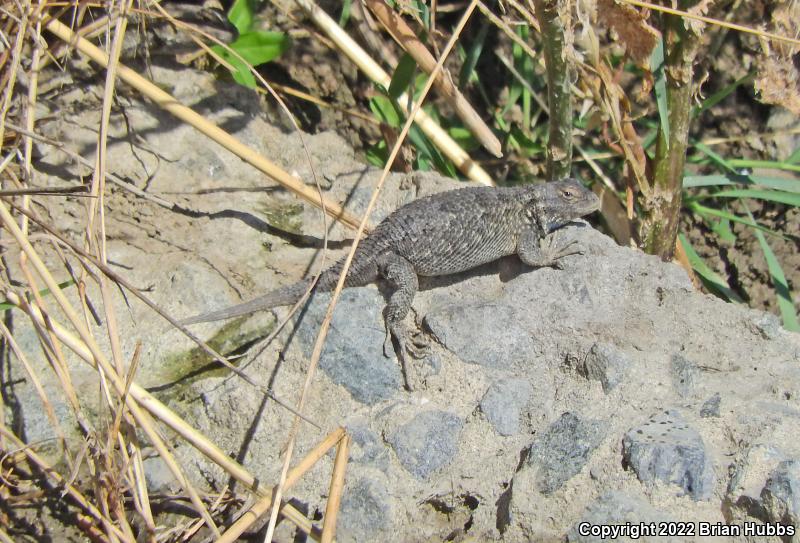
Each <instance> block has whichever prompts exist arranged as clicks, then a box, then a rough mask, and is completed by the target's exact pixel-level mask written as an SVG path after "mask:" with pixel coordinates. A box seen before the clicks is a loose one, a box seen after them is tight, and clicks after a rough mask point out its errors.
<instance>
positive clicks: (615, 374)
mask: <svg viewBox="0 0 800 543" xmlns="http://www.w3.org/2000/svg"><path fill="white" fill-rule="evenodd" d="M630 364H631V361H630V358H629V357H628V356H627V355H626V354H625V353H624V352H622V351H621V350H619V349H618V348H617V347H615V346H614V345H611V344H609V343H602V342H601V343H595V344H594V345H593V346H592V348H591V350H590V351H589V354H588V356H586V357H585V358H583V359H582V360H580V361H579V363H578V367H577V370H578V373H579V374H581V375H582V376H584V377H586V378H587V379H589V380H591V381H598V382H600V384H601V385H602V386H603V391H604V392H606V393H608V392H610V391H611V390H613V389H614V388H616V386H617V385H618V384H619V383H620V382H621V381H622V379H623V378H624V377H625V373H626V372H627V371H628V367H629V366H630Z"/></svg>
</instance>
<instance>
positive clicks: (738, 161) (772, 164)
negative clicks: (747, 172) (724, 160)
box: [728, 158, 800, 172]
mask: <svg viewBox="0 0 800 543" xmlns="http://www.w3.org/2000/svg"><path fill="white" fill-rule="evenodd" d="M728 163H729V164H730V165H731V166H733V167H734V168H753V169H755V168H769V169H775V170H785V171H788V172H800V164H790V163H787V162H785V161H780V160H752V159H749V158H731V159H729V160H728Z"/></svg>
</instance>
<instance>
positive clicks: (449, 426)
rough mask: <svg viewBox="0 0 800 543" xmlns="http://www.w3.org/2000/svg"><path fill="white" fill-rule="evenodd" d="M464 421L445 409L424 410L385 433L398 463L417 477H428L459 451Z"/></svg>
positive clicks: (448, 462) (450, 460) (446, 463)
mask: <svg viewBox="0 0 800 543" xmlns="http://www.w3.org/2000/svg"><path fill="white" fill-rule="evenodd" d="M462 425H463V421H462V420H461V419H460V418H458V417H457V416H456V415H454V414H452V413H448V412H447V411H424V412H422V413H419V414H418V415H417V416H415V417H414V418H413V419H411V420H410V421H408V422H407V423H405V424H404V425H402V426H400V427H399V428H397V429H396V430H395V431H394V432H392V433H391V434H390V435H389V436H388V441H389V444H390V445H391V446H392V448H393V449H394V452H395V453H396V454H397V459H398V460H399V461H400V464H401V465H402V466H403V467H404V468H405V469H406V470H407V471H408V472H409V473H411V474H412V475H413V476H414V477H416V478H417V479H427V478H428V477H430V476H431V475H432V474H433V473H434V472H435V471H436V470H438V469H439V468H442V467H444V466H446V465H448V464H450V462H452V460H453V458H454V457H455V455H456V454H457V453H458V437H459V434H460V433H461V427H462Z"/></svg>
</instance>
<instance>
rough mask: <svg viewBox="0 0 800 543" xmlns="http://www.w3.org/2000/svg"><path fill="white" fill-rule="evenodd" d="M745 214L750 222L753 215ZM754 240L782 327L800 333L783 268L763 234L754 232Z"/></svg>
mask: <svg viewBox="0 0 800 543" xmlns="http://www.w3.org/2000/svg"><path fill="white" fill-rule="evenodd" d="M747 214H748V215H749V216H750V220H751V221H752V220H754V219H753V214H752V213H750V210H749V209H748V210H747ZM755 235H756V238H758V244H759V245H760V246H761V250H762V251H763V252H764V258H766V259H767V268H768V269H769V275H770V279H771V280H772V288H774V289H775V294H776V295H777V297H778V308H779V309H780V312H781V318H782V319H783V327H784V328H786V329H787V330H791V331H792V332H800V322H798V320H797V310H796V309H795V307H794V302H793V301H792V293H791V291H790V290H789V283H788V282H787V281H786V276H785V275H784V273H783V268H781V265H780V262H778V259H777V258H776V257H775V253H773V252H772V248H771V247H770V246H769V243H767V240H766V238H765V237H764V234H762V233H761V232H760V231H758V230H756V231H755Z"/></svg>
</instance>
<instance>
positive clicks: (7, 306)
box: [0, 279, 75, 311]
mask: <svg viewBox="0 0 800 543" xmlns="http://www.w3.org/2000/svg"><path fill="white" fill-rule="evenodd" d="M74 284H75V281H73V280H72V279H68V280H66V281H64V282H63V283H59V284H58V288H59V289H61V290H64V289H65V288H67V287H69V286H72V285H74ZM49 295H50V289H49V288H43V289H42V290H40V291H39V296H41V297H45V296H49ZM30 299H31V296H30V295H28V300H30ZM16 307H17V306H15V305H14V304H10V303H8V302H2V303H0V311H5V310H7V309H14V308H16Z"/></svg>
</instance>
